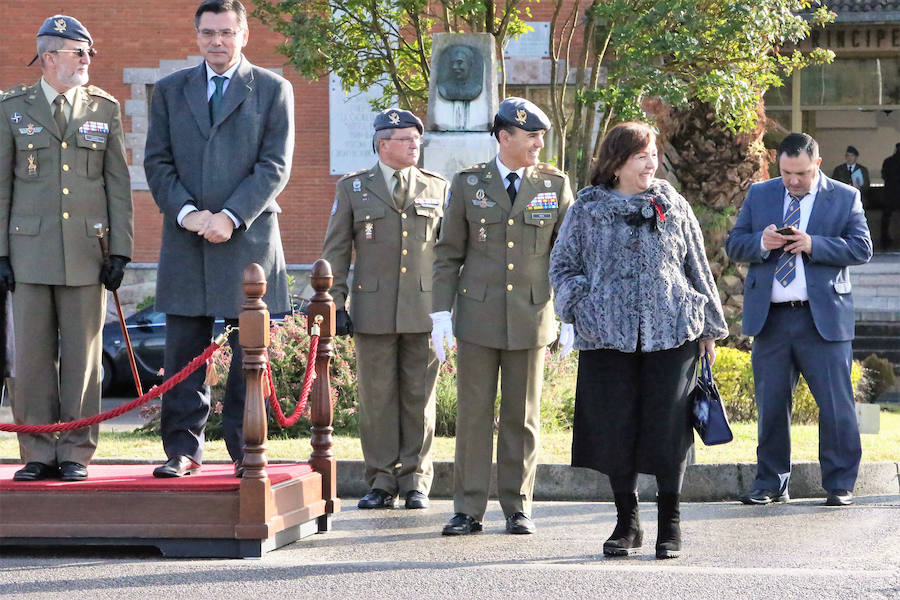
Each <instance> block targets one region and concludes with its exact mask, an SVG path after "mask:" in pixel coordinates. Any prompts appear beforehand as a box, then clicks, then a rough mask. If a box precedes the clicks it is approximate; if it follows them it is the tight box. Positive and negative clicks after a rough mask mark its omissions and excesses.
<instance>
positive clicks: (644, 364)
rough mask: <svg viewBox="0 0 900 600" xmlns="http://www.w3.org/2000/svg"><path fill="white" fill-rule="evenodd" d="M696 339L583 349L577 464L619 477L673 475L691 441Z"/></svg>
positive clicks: (578, 392) (575, 440)
mask: <svg viewBox="0 0 900 600" xmlns="http://www.w3.org/2000/svg"><path fill="white" fill-rule="evenodd" d="M698 351H699V344H698V342H697V341H691V342H687V343H685V344H683V345H682V346H679V347H678V348H672V349H670V350H660V351H658V352H620V351H618V350H582V351H580V353H579V358H578V381H577V384H576V389H575V423H574V429H573V433H572V466H573V467H586V468H589V469H594V470H597V471H600V472H601V473H606V474H607V475H610V476H613V477H622V476H626V475H631V474H632V473H648V474H651V475H661V476H667V475H675V474H677V473H678V472H679V470H680V469H681V468H682V465H683V464H684V461H685V459H686V457H687V454H688V451H689V450H690V448H691V445H692V444H693V442H694V434H693V431H692V429H691V420H690V407H689V406H688V394H689V393H690V391H691V389H692V388H693V386H694V384H695V381H696V379H697V353H698Z"/></svg>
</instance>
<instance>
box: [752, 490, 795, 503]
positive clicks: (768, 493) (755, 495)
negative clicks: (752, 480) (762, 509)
mask: <svg viewBox="0 0 900 600" xmlns="http://www.w3.org/2000/svg"><path fill="white" fill-rule="evenodd" d="M740 500H741V502H743V503H744V504H756V505H762V504H772V503H773V502H790V501H791V497H790V496H789V495H788V493H787V490H785V491H784V492H783V493H778V492H777V491H775V490H753V491H752V492H747V493H746V494H744V495H743V496H741V498H740Z"/></svg>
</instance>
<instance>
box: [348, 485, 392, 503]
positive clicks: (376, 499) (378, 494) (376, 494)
mask: <svg viewBox="0 0 900 600" xmlns="http://www.w3.org/2000/svg"><path fill="white" fill-rule="evenodd" d="M356 508H394V496H393V495H392V494H388V493H387V492H386V491H384V490H380V489H378V488H372V490H371V491H370V492H369V493H368V494H366V495H365V496H363V497H362V498H360V499H359V502H357V503H356Z"/></svg>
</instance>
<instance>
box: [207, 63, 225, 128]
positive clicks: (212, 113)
mask: <svg viewBox="0 0 900 600" xmlns="http://www.w3.org/2000/svg"><path fill="white" fill-rule="evenodd" d="M226 79H228V78H227V77H223V76H222V75H215V76H213V78H212V80H213V83H215V84H216V91H215V92H213V95H212V96H210V98H209V122H210V124H212V123H215V122H216V119H217V118H218V117H219V111H220V110H221V108H222V95H223V94H224V92H223V87H224V86H225V80H226Z"/></svg>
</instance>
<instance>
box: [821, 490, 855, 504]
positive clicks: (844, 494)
mask: <svg viewBox="0 0 900 600" xmlns="http://www.w3.org/2000/svg"><path fill="white" fill-rule="evenodd" d="M851 504H853V492H851V491H850V490H831V491H830V492H828V497H827V498H826V499H825V506H850V505H851Z"/></svg>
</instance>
